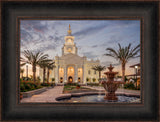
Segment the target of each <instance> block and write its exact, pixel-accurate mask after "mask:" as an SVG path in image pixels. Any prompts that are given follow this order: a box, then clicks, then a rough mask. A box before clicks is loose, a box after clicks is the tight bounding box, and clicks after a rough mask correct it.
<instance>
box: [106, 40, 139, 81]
mask: <svg viewBox="0 0 160 122" xmlns="http://www.w3.org/2000/svg"><path fill="white" fill-rule="evenodd" d="M118 46H119V49H118V50H115V49H113V48H107V49H106V50H107V51H108V53H106V54H105V55H106V56H110V57H113V58H115V59H117V60H119V62H120V63H121V65H122V79H123V81H125V66H126V63H127V62H128V61H129V60H130V59H132V58H137V57H139V56H140V55H139V52H140V44H139V45H137V46H136V47H134V48H131V44H129V45H128V46H126V47H121V45H120V44H119V43H118Z"/></svg>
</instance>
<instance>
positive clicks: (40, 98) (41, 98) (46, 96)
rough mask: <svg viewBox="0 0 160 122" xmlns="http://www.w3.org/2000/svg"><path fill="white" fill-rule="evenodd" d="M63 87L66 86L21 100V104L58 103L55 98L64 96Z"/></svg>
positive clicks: (56, 87)
mask: <svg viewBox="0 0 160 122" xmlns="http://www.w3.org/2000/svg"><path fill="white" fill-rule="evenodd" d="M63 87H64V86H55V87H54V88H51V89H48V90H47V91H45V92H43V93H41V94H37V95H33V96H32V97H30V98H23V99H22V100H21V103H32V102H34V103H35V102H41V103H47V102H56V100H55V98H56V97H58V96H61V95H63V94H62V92H63Z"/></svg>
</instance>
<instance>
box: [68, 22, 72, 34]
mask: <svg viewBox="0 0 160 122" xmlns="http://www.w3.org/2000/svg"><path fill="white" fill-rule="evenodd" d="M71 32H72V31H71V25H70V24H69V30H68V35H71Z"/></svg>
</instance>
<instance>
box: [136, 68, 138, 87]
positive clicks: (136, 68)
mask: <svg viewBox="0 0 160 122" xmlns="http://www.w3.org/2000/svg"><path fill="white" fill-rule="evenodd" d="M135 69H136V88H137V69H138V66H135Z"/></svg>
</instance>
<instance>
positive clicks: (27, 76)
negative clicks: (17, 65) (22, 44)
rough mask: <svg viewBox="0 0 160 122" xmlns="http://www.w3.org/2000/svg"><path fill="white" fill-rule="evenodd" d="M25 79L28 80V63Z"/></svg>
mask: <svg viewBox="0 0 160 122" xmlns="http://www.w3.org/2000/svg"><path fill="white" fill-rule="evenodd" d="M26 77H27V80H28V63H26Z"/></svg>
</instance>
